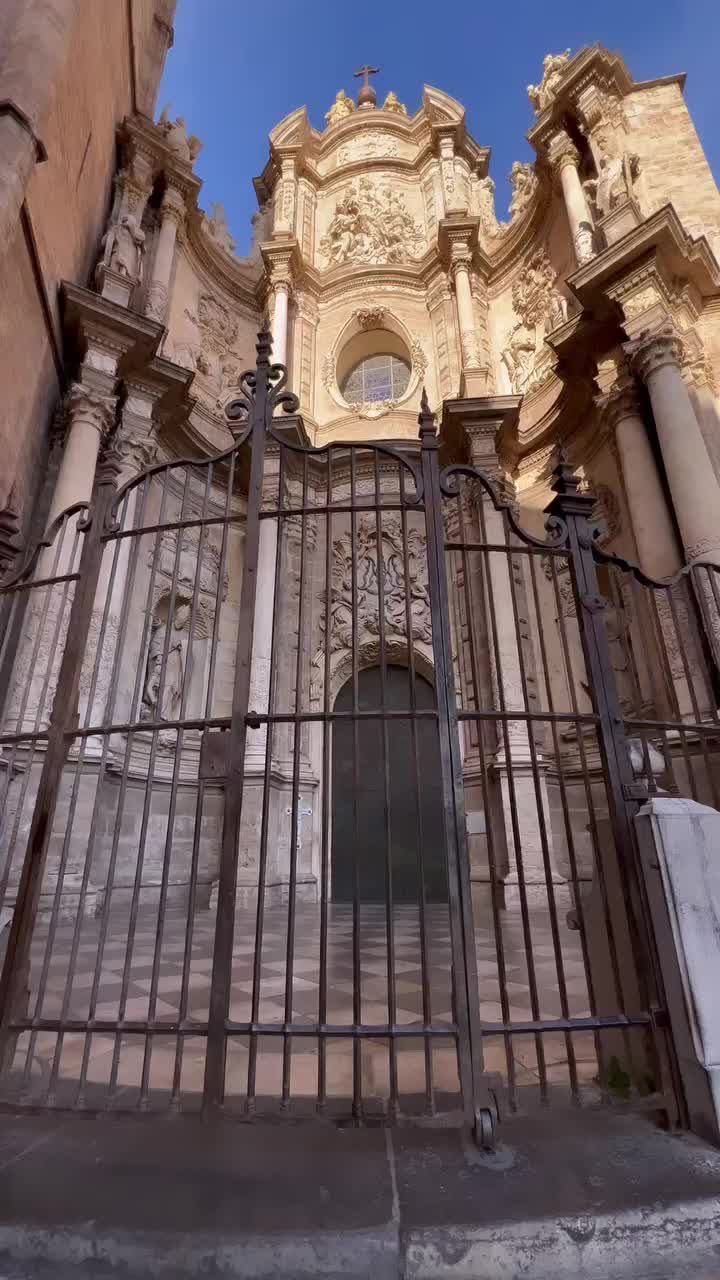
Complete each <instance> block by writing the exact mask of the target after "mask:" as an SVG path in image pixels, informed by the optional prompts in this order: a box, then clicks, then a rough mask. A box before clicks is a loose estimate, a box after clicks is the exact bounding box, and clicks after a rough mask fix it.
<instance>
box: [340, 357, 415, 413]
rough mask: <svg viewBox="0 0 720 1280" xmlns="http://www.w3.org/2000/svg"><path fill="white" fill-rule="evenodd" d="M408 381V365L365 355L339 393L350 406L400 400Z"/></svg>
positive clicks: (395, 359)
mask: <svg viewBox="0 0 720 1280" xmlns="http://www.w3.org/2000/svg"><path fill="white" fill-rule="evenodd" d="M409 381H410V366H409V364H407V362H406V361H405V360H401V359H400V357H399V356H390V355H378V356H365V358H364V360H361V361H360V362H359V364H356V365H355V368H354V369H351V370H350V372H349V374H348V375H347V377H346V378H345V381H344V382H343V384H342V387H341V388H340V390H341V391H342V394H343V396H344V397H345V399H346V400H347V401H348V403H349V404H367V403H368V402H369V401H373V400H375V401H377V400H399V399H400V396H402V395H403V393H404V392H405V391H407V385H408V382H409Z"/></svg>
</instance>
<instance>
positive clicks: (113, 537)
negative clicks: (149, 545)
mask: <svg viewBox="0 0 720 1280" xmlns="http://www.w3.org/2000/svg"><path fill="white" fill-rule="evenodd" d="M246 522H247V516H246V515H245V512H244V511H242V512H238V513H237V514H236V515H233V516H184V517H183V518H182V519H181V520H163V521H162V522H161V523H158V524H143V525H137V526H131V527H130V528H129V529H108V530H106V531H105V533H103V535H102V541H103V542H116V541H117V540H118V538H141V537H144V535H145V534H148V533H167V532H168V531H170V532H172V530H173V529H197V528H201V527H204V526H206V525H225V524H245V523H246Z"/></svg>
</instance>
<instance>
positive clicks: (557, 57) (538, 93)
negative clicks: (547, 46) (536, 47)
mask: <svg viewBox="0 0 720 1280" xmlns="http://www.w3.org/2000/svg"><path fill="white" fill-rule="evenodd" d="M569 61H570V50H569V49H566V50H565V52H564V53H548V54H546V56H545V58H544V60H543V77H542V80H541V81H540V84H529V85H528V90H527V92H528V98H529V99H530V101H531V103H532V105H533V107H534V109H535V114H536V115H539V114H540V112H541V111H544V110H545V108H546V107H549V105H550V103H551V102H552V100H553V98H554V97H555V94H556V93H557V90H558V85H559V84H560V81H561V80H562V78H563V76H564V75H565V72H566V70H567V66H568V63H569Z"/></svg>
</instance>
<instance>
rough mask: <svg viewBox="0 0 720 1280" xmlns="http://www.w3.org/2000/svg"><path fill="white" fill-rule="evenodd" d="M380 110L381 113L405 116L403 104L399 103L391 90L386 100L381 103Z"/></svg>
mask: <svg viewBox="0 0 720 1280" xmlns="http://www.w3.org/2000/svg"><path fill="white" fill-rule="evenodd" d="M382 109H383V111H394V112H395V113H396V115H399V116H406V115H407V107H406V106H405V103H404V102H400V100H399V98H398V96H397V94H396V93H393V91H392V89H391V90H390V92H389V94H388V96H387V98H386V99H385V101H384V102H383V105H382Z"/></svg>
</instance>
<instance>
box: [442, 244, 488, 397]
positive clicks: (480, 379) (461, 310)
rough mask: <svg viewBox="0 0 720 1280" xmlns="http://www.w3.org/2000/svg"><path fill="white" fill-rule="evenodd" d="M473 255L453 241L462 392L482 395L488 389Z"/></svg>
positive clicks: (453, 270)
mask: <svg viewBox="0 0 720 1280" xmlns="http://www.w3.org/2000/svg"><path fill="white" fill-rule="evenodd" d="M471 261H472V254H471V250H470V246H469V245H468V244H466V243H453V244H452V247H451V259H450V272H451V275H452V278H453V281H454V284H455V300H456V304H457V318H458V328H459V331H460V349H461V359H462V388H461V390H462V392H463V394H464V395H465V396H479V395H483V394H484V392H485V390H486V388H487V368H485V367H484V365H483V362H482V357H481V354H480V340H479V336H478V331H477V328H476V325H475V309H474V306H473V296H472V287H471V285H470V264H471Z"/></svg>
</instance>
